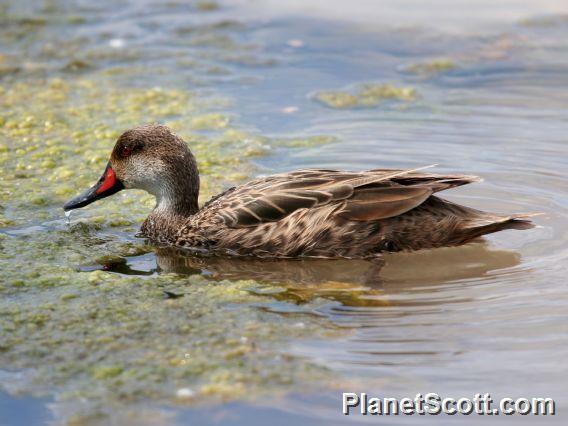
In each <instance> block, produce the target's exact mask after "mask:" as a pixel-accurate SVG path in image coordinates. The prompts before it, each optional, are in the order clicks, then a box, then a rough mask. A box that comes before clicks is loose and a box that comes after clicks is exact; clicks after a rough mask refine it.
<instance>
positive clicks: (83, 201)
mask: <svg viewBox="0 0 568 426" xmlns="http://www.w3.org/2000/svg"><path fill="white" fill-rule="evenodd" d="M122 189H124V185H123V184H122V182H121V181H120V180H118V179H117V177H116V175H115V173H114V170H113V169H112V167H111V166H110V163H109V164H108V165H107V167H106V169H105V172H104V173H103V175H102V176H101V178H100V179H99V181H98V182H97V183H96V184H95V185H93V187H92V188H90V189H88V190H86V191H85V192H83V193H82V194H81V195H78V196H76V197H75V198H73V199H72V200H69V201H67V203H65V205H64V206H63V210H65V211H67V210H73V209H80V208H81V207H85V206H88V205H89V204H91V203H92V202H94V201H97V200H100V199H102V198H106V197H108V196H109V195H112V194H116V193H117V192H118V191H120V190H122Z"/></svg>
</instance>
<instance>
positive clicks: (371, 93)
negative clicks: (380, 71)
mask: <svg viewBox="0 0 568 426" xmlns="http://www.w3.org/2000/svg"><path fill="white" fill-rule="evenodd" d="M417 95H418V94H417V92H416V90H415V89H413V88H411V87H397V86H393V85H390V84H375V83H366V84H362V85H360V86H358V87H357V88H356V89H355V90H354V91H353V92H351V91H321V92H317V93H315V95H314V99H315V100H316V101H318V102H320V103H322V104H323V105H325V106H327V107H330V108H336V109H347V108H357V107H359V108H361V107H362V108H371V107H376V106H378V105H379V104H381V103H382V102H385V101H389V100H395V101H405V102H410V101H414V100H415V99H416V97H417Z"/></svg>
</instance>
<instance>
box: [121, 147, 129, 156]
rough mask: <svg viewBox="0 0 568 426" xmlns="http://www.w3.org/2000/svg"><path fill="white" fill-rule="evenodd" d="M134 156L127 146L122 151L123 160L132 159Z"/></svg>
mask: <svg viewBox="0 0 568 426" xmlns="http://www.w3.org/2000/svg"><path fill="white" fill-rule="evenodd" d="M131 155H132V150H131V149H130V148H128V147H126V146H124V147H122V149H121V150H120V156H121V157H122V158H127V157H130V156H131Z"/></svg>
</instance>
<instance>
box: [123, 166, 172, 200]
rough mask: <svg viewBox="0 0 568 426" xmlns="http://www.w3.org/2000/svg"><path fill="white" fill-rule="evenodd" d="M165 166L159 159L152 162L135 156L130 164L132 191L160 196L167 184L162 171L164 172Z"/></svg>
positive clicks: (129, 180) (129, 174) (129, 179)
mask: <svg viewBox="0 0 568 426" xmlns="http://www.w3.org/2000/svg"><path fill="white" fill-rule="evenodd" d="M164 168H165V165H164V164H163V163H162V162H161V161H160V160H157V159H153V160H152V161H151V162H150V161H146V160H145V159H142V158H136V157H135V156H133V157H132V158H131V159H130V161H129V164H128V182H129V183H130V185H129V186H130V187H131V188H132V189H143V190H145V191H147V192H149V193H150V194H152V195H155V196H160V193H161V192H162V191H163V186H164V184H165V182H164V181H163V178H164V176H163V174H162V173H160V170H164Z"/></svg>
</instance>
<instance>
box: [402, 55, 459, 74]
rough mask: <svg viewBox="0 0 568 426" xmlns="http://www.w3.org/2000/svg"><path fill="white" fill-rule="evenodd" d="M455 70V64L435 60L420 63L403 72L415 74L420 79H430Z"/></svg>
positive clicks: (408, 67) (444, 60)
mask: <svg viewBox="0 0 568 426" xmlns="http://www.w3.org/2000/svg"><path fill="white" fill-rule="evenodd" d="M454 69H456V64H455V63H454V62H453V61H451V60H449V59H437V60H434V61H429V62H420V63H416V64H411V65H408V66H407V67H405V68H404V69H403V70H404V72H407V73H410V74H417V75H419V76H422V77H432V76H434V75H437V74H443V73H445V72H448V71H452V70H454Z"/></svg>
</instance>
